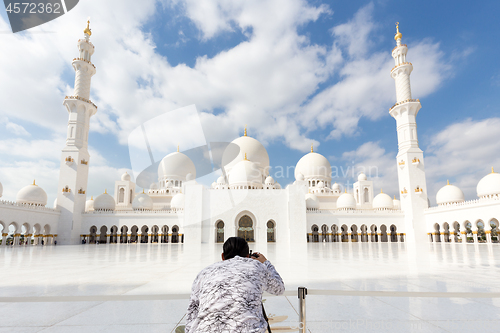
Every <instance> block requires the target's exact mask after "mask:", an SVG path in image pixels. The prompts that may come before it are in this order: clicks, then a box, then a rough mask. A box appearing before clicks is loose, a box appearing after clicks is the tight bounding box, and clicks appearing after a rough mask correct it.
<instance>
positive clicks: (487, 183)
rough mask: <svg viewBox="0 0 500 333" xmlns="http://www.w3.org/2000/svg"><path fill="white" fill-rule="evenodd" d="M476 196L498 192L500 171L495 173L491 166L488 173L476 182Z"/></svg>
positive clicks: (499, 189) (499, 191)
mask: <svg viewBox="0 0 500 333" xmlns="http://www.w3.org/2000/svg"><path fill="white" fill-rule="evenodd" d="M476 189H477V196H478V197H480V198H482V197H486V196H488V195H495V194H500V173H496V172H495V171H494V170H493V168H492V170H491V173H490V174H489V175H486V176H484V177H483V178H482V179H481V180H480V181H479V183H477V188H476Z"/></svg>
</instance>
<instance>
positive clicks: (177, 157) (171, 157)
mask: <svg viewBox="0 0 500 333" xmlns="http://www.w3.org/2000/svg"><path fill="white" fill-rule="evenodd" d="M189 173H191V174H192V175H193V176H194V177H196V167H195V166H194V163H193V161H191V159H190V158H189V157H187V156H186V155H184V154H183V153H180V152H174V153H170V154H168V155H167V156H165V157H164V158H163V159H162V160H161V162H160V165H159V166H158V179H160V180H162V179H175V180H183V181H184V180H186V176H187V175H188V174H189Z"/></svg>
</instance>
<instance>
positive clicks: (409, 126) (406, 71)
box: [389, 23, 428, 243]
mask: <svg viewBox="0 0 500 333" xmlns="http://www.w3.org/2000/svg"><path fill="white" fill-rule="evenodd" d="M396 29H397V33H396V36H395V37H394V39H395V40H396V47H395V48H394V49H393V50H392V57H393V58H394V62H395V66H394V68H393V69H392V70H391V77H392V78H393V79H394V81H395V83H396V98H397V102H396V104H394V106H392V107H391V108H390V110H389V113H390V115H391V116H392V117H393V118H394V119H395V120H396V124H397V137H398V155H397V161H396V165H397V170H398V180H399V187H400V191H401V209H402V210H403V211H404V214H405V227H406V228H405V230H406V233H407V235H408V236H407V241H408V242H411V243H413V242H425V234H426V231H425V216H424V210H425V209H426V208H428V202H427V183H426V178H425V168H424V154H423V152H422V150H421V149H420V148H419V145H418V137H417V122H416V117H417V114H418V111H419V110H420V108H421V107H422V106H421V105H420V100H418V99H412V96H411V87H410V74H411V72H412V70H413V65H412V64H411V63H409V62H407V61H406V54H407V52H408V47H407V46H406V45H405V44H401V38H402V37H403V35H402V34H401V33H400V32H399V23H396Z"/></svg>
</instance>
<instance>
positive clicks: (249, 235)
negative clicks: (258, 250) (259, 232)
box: [238, 215, 255, 242]
mask: <svg viewBox="0 0 500 333" xmlns="http://www.w3.org/2000/svg"><path fill="white" fill-rule="evenodd" d="M238 237H241V238H244V239H245V240H246V241H247V242H255V239H254V230H253V221H252V218H251V217H250V216H248V215H243V216H242V217H241V218H240V220H239V221H238Z"/></svg>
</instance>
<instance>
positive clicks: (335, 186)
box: [332, 183, 340, 192]
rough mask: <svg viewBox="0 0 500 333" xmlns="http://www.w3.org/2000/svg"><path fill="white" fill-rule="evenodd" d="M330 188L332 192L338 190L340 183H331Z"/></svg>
mask: <svg viewBox="0 0 500 333" xmlns="http://www.w3.org/2000/svg"><path fill="white" fill-rule="evenodd" d="M332 190H333V191H334V192H340V185H339V184H337V183H335V184H333V185H332Z"/></svg>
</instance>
